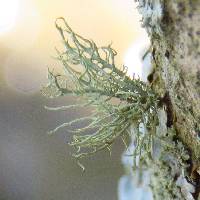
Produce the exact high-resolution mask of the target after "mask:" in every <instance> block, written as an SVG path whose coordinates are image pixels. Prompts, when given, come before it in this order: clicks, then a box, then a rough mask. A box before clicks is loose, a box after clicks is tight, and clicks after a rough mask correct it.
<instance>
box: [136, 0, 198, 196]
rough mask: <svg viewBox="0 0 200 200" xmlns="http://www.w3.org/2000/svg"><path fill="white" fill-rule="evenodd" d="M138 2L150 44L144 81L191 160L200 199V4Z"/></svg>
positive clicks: (191, 0) (156, 0)
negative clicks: (149, 67) (156, 95)
mask: <svg viewBox="0 0 200 200" xmlns="http://www.w3.org/2000/svg"><path fill="white" fill-rule="evenodd" d="M138 2H139V7H138V8H139V11H140V12H141V14H142V16H143V25H144V27H145V28H146V29H147V31H148V33H149V35H150V37H151V44H152V47H151V50H152V62H153V66H154V71H153V72H152V74H151V75H150V76H149V81H150V83H151V84H152V87H153V88H154V89H155V91H156V92H158V93H159V94H160V98H161V100H162V102H163V103H164V105H165V109H166V112H167V126H168V128H170V127H174V129H175V130H176V137H177V138H178V140H180V141H181V142H182V143H183V144H184V147H185V149H187V150H188V152H189V154H190V159H189V160H188V165H189V167H188V168H187V171H188V177H187V178H188V179H190V181H189V182H190V183H193V182H195V184H194V186H195V192H194V193H193V194H192V195H193V198H194V199H200V196H199V192H200V1H199V0H139V1H138ZM175 179H176V178H175ZM172 181H176V180H172ZM184 198H185V199H192V198H191V197H189V196H188V197H187V195H186V196H185V197H184Z"/></svg>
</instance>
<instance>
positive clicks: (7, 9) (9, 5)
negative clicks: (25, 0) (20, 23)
mask: <svg viewBox="0 0 200 200" xmlns="http://www.w3.org/2000/svg"><path fill="white" fill-rule="evenodd" d="M18 9H19V0H0V33H2V32H6V31H8V30H10V29H11V28H12V27H13V26H14V25H15V22H16V19H17V14H18Z"/></svg>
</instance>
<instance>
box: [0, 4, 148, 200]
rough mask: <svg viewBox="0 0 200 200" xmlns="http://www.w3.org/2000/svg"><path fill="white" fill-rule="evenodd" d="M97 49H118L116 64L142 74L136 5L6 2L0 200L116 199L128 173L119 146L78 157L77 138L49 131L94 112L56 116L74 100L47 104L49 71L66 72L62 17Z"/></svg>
mask: <svg viewBox="0 0 200 200" xmlns="http://www.w3.org/2000/svg"><path fill="white" fill-rule="evenodd" d="M60 16H62V17H65V18H66V20H67V21H68V23H69V25H70V26H71V27H72V28H73V29H74V30H75V31H76V32H78V33H79V34H81V35H82V36H84V37H86V38H89V39H93V40H94V41H95V42H96V43H97V45H99V46H101V45H102V46H103V45H107V44H109V43H111V42H112V43H113V48H114V49H116V50H117V52H118V56H117V58H116V59H117V60H116V61H117V64H118V65H119V66H121V65H122V64H125V65H127V66H128V68H129V72H128V73H129V75H132V74H133V73H136V74H138V75H139V76H141V73H142V69H141V61H140V57H141V52H142V50H143V49H144V47H145V46H146V45H147V44H148V38H147V35H146V33H145V31H144V30H143V29H142V28H141V25H140V16H139V14H138V12H137V10H136V4H135V3H134V1H133V0H101V1H99V0H84V1H83V0H56V1H49V0H42V1H41V0H0V127H1V129H0V200H27V199H29V200H40V199H41V200H108V199H109V200H116V199H118V197H117V194H118V192H117V186H118V180H119V178H120V176H121V175H122V174H123V173H124V171H123V166H122V164H121V154H122V152H123V150H124V146H123V145H122V143H121V141H117V143H116V144H115V145H114V147H113V150H112V156H111V157H110V156H109V153H108V152H101V153H98V154H97V155H95V156H93V157H91V158H87V159H85V160H83V164H84V166H85V167H86V171H85V172H84V173H82V171H81V169H80V168H79V167H78V166H77V164H76V162H74V160H73V159H72V158H71V156H70V152H71V149H70V148H69V147H68V145H67V142H68V141H69V140H70V138H71V135H70V134H69V133H67V131H66V130H60V131H59V132H58V133H57V134H56V135H53V136H49V135H47V131H49V130H51V129H53V128H55V127H56V126H57V125H58V124H60V123H62V122H67V121H70V120H72V119H75V118H76V117H79V116H81V115H84V114H85V113H87V112H88V111H87V110H86V109H82V110H78V109H77V110H68V111H66V112H51V111H47V110H45V109H44V106H45V105H48V106H58V105H68V104H72V103H74V101H77V100H76V99H75V98H74V97H67V98H66V97H65V98H63V97H62V98H58V99H47V98H45V97H43V96H42V95H41V93H40V89H41V88H42V86H43V85H45V84H46V83H47V79H46V77H47V67H50V68H55V69H56V67H57V66H59V63H57V61H56V60H54V59H53V56H54V55H55V50H54V47H55V46H59V45H60V37H59V34H58V32H57V31H56V29H55V26H54V21H55V18H56V17H60Z"/></svg>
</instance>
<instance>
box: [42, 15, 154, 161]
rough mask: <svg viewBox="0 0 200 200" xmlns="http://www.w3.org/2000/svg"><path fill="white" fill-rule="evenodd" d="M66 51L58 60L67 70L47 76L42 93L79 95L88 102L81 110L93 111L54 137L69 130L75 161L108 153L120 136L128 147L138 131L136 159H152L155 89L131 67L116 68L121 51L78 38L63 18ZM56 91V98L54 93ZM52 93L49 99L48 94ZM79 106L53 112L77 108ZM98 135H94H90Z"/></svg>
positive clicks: (59, 23) (60, 27)
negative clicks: (80, 124)
mask: <svg viewBox="0 0 200 200" xmlns="http://www.w3.org/2000/svg"><path fill="white" fill-rule="evenodd" d="M56 28H57V29H58V31H59V33H60V35H61V37H62V40H63V44H64V47H65V49H64V50H62V51H59V50H57V54H58V56H57V59H58V60H59V61H60V62H61V63H62V65H63V73H62V74H59V73H55V72H54V71H50V70H49V72H48V79H49V84H48V85H47V87H46V88H45V89H44V90H43V93H45V94H47V96H50V97H53V96H56V97H58V96H63V95H68V94H71V95H75V96H79V97H81V98H82V100H85V103H84V104H82V105H77V106H92V108H93V109H94V112H93V114H92V115H91V116H87V117H83V118H80V119H76V120H73V121H71V122H66V123H63V124H61V125H59V126H58V127H56V128H55V129H54V130H52V131H50V133H51V134H52V133H55V132H56V131H57V130H59V129H60V128H64V127H65V128H68V131H71V132H72V133H73V134H74V135H73V139H72V141H71V142H70V143H69V145H71V146H73V147H74V148H75V150H76V151H75V153H74V154H73V157H75V158H76V159H78V160H80V158H82V157H85V156H89V155H92V154H94V153H96V152H98V151H101V150H104V149H107V150H109V151H110V149H111V145H112V143H113V142H114V141H115V140H116V138H118V137H121V138H122V140H123V141H124V143H125V144H126V142H125V139H124V138H126V137H128V135H129V134H130V127H131V126H134V129H135V139H136V149H135V151H134V152H133V157H134V158H136V156H139V157H140V161H141V162H144V160H145V159H144V158H142V157H144V156H145V157H148V156H151V154H152V152H151V151H152V141H153V135H154V132H155V127H156V124H157V117H156V113H157V106H158V97H157V95H156V94H155V93H154V92H153V90H152V89H151V87H150V86H148V85H146V84H145V83H143V82H142V81H140V80H139V79H136V78H133V79H131V78H130V77H129V76H127V75H126V72H127V70H126V67H124V66H123V67H122V69H121V70H120V69H118V68H117V67H116V65H115V56H116V51H115V50H113V49H112V48H111V45H108V46H107V47H97V45H96V44H95V43H94V42H93V41H91V40H87V39H85V38H83V37H82V36H80V35H78V34H77V33H75V32H74V31H73V30H72V29H71V28H70V27H69V25H68V24H67V23H66V21H65V20H64V19H63V18H59V19H57V20H56ZM51 91H53V95H52V92H51ZM49 93H50V94H49ZM75 106H76V105H71V106H67V107H63V106H62V107H58V108H48V107H47V109H50V110H63V109H65V108H69V107H70V108H74V107H75ZM85 120H87V121H88V124H87V125H86V126H84V127H82V128H77V129H74V130H71V129H70V126H72V125H73V124H76V123H78V122H82V121H85ZM141 124H143V125H144V127H145V130H147V131H148V133H147V134H142V133H141V132H140V130H139V126H140V125H141ZM88 130H93V134H86V133H87V131H88Z"/></svg>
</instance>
